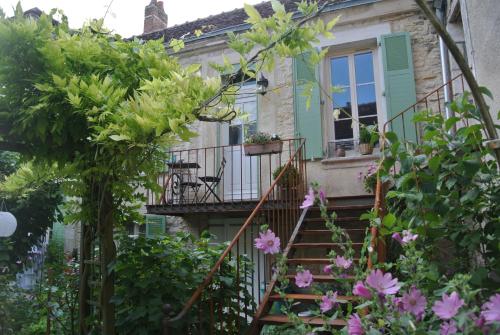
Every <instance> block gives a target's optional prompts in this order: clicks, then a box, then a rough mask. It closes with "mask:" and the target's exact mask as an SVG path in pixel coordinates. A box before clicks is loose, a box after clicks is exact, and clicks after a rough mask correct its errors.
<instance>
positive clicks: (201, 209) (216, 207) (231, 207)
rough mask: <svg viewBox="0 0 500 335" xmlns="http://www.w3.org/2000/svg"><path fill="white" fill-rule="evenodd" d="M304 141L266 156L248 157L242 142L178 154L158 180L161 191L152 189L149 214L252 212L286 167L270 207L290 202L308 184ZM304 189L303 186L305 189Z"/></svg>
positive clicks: (173, 154)
mask: <svg viewBox="0 0 500 335" xmlns="http://www.w3.org/2000/svg"><path fill="white" fill-rule="evenodd" d="M302 141H303V140H301V139H289V140H283V141H282V147H281V148H279V145H278V146H277V147H275V148H271V149H270V150H268V152H266V153H249V152H248V149H247V150H245V146H244V145H243V144H239V145H222V146H217V147H207V148H197V149H185V150H173V151H170V152H169V155H168V157H169V159H168V161H166V162H165V169H164V171H165V172H164V173H162V174H161V175H159V176H158V179H157V182H158V185H159V186H160V189H161V191H160V192H153V191H151V190H148V191H147V198H148V201H147V206H146V208H147V212H148V214H157V215H173V216H184V215H188V214H203V213H232V214H235V215H238V214H241V215H244V214H248V213H249V212H251V211H252V210H253V209H254V208H255V206H256V204H257V203H258V202H259V201H260V200H261V198H262V196H263V195H264V194H265V193H266V192H267V191H268V190H269V189H270V188H271V186H273V183H274V181H275V177H276V176H277V174H278V173H279V171H280V167H283V166H285V165H287V163H290V164H288V165H287V169H286V177H287V178H285V179H283V178H281V179H280V182H279V183H278V185H277V186H278V187H274V188H273V190H272V193H271V194H270V195H269V196H268V199H267V201H266V203H265V204H263V206H264V209H265V207H266V206H267V207H269V208H274V207H275V206H276V205H277V204H278V203H279V204H280V206H283V204H286V203H287V202H286V201H285V202H284V201H278V200H283V198H290V197H295V196H296V193H297V189H298V185H304V182H305V164H304V161H303V158H304V156H303V150H302V149H301V150H298V148H299V147H300V144H301V143H302ZM301 187H302V186H301Z"/></svg>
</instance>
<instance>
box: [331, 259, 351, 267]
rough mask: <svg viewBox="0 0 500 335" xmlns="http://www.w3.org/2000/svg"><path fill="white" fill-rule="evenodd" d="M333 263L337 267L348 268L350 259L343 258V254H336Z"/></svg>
mask: <svg viewBox="0 0 500 335" xmlns="http://www.w3.org/2000/svg"><path fill="white" fill-rule="evenodd" d="M335 265H336V266H337V267H339V268H343V269H349V268H350V267H351V265H352V260H350V259H345V258H344V256H337V258H336V259H335Z"/></svg>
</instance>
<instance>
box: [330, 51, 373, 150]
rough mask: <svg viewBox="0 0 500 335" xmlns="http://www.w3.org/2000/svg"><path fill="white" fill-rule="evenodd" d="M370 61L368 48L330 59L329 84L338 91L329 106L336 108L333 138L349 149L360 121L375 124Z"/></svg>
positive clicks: (370, 55)
mask: <svg viewBox="0 0 500 335" xmlns="http://www.w3.org/2000/svg"><path fill="white" fill-rule="evenodd" d="M373 64H374V60H373V53H372V52H371V51H367V52H362V53H354V54H349V55H344V56H339V57H333V58H331V59H330V70H331V77H330V78H331V84H332V86H334V87H338V88H339V89H340V90H341V91H340V92H336V93H333V95H332V99H333V108H334V109H339V110H340V114H339V117H338V119H336V120H333V140H334V142H336V143H339V144H341V145H342V146H343V147H344V148H345V149H346V150H352V149H354V147H355V144H357V139H358V138H359V129H360V123H361V124H363V125H373V124H377V118H378V116H377V100H376V88H375V74H374V65H373Z"/></svg>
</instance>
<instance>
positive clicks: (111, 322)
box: [98, 183, 116, 335]
mask: <svg viewBox="0 0 500 335" xmlns="http://www.w3.org/2000/svg"><path fill="white" fill-rule="evenodd" d="M101 186H102V187H104V189H101V192H102V193H101V197H102V201H100V206H99V218H98V220H99V235H100V236H99V237H100V243H101V255H102V259H101V276H102V285H101V297H100V304H101V313H102V334H103V335H114V334H115V306H114V304H113V303H111V298H112V297H113V295H114V292H115V286H114V285H115V275H114V269H112V268H111V266H112V265H113V263H114V261H115V259H116V246H115V243H114V241H113V226H114V217H113V214H114V206H113V194H112V193H111V190H110V187H109V185H106V183H103V184H101Z"/></svg>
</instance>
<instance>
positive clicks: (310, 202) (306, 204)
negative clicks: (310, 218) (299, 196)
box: [300, 187, 316, 209]
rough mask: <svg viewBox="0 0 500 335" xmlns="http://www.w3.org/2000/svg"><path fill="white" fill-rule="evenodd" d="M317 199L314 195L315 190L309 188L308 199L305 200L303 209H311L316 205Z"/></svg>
mask: <svg viewBox="0 0 500 335" xmlns="http://www.w3.org/2000/svg"><path fill="white" fill-rule="evenodd" d="M315 199H316V197H315V195H314V190H313V188H312V187H311V188H309V193H307V194H306V197H305V199H304V202H303V203H302V206H300V208H301V209H304V208H309V207H312V206H313V205H314V200H315Z"/></svg>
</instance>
